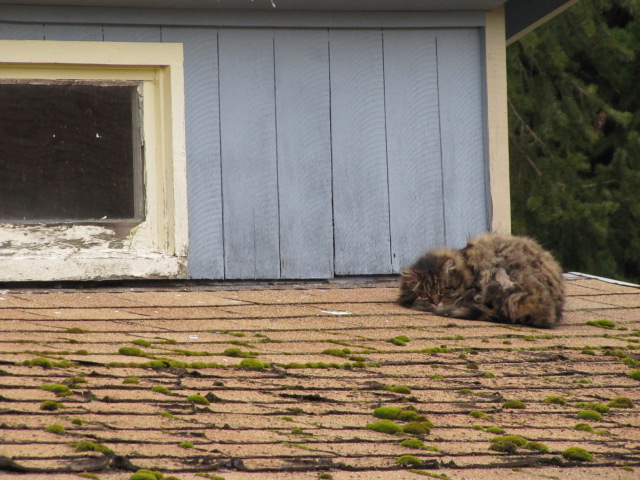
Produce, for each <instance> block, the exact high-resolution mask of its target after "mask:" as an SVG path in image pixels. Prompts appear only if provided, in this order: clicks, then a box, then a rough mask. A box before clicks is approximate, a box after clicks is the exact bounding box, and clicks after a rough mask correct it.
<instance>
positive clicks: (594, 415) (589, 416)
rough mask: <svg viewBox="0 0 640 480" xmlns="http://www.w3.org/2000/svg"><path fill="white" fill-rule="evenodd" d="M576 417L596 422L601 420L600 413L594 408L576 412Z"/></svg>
mask: <svg viewBox="0 0 640 480" xmlns="http://www.w3.org/2000/svg"><path fill="white" fill-rule="evenodd" d="M578 418H581V419H583V420H594V421H596V422H600V421H602V415H600V414H599V413H598V412H596V411H595V410H582V411H581V412H578Z"/></svg>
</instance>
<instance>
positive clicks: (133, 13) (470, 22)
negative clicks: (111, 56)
mask: <svg viewBox="0 0 640 480" xmlns="http://www.w3.org/2000/svg"><path fill="white" fill-rule="evenodd" d="M422 3H424V2H422ZM0 14H1V16H2V18H3V20H5V21H7V22H8V21H12V22H23V23H24V22H27V23H29V22H34V23H35V22H38V23H47V22H58V23H65V24H91V23H92V24H96V23H100V24H104V25H107V24H116V25H173V26H182V27H203V26H204V27H274V28H380V27H385V28H446V27H482V26H484V22H485V19H484V11H483V10H479V11H477V12H470V11H465V12H450V11H449V12H415V11H413V12H335V11H332V12H320V11H313V12H294V11H283V10H277V11H273V10H269V11H266V12H265V11H238V10H236V11H225V12H220V11H215V10H197V9H193V10H192V9H186V8H185V9H172V8H101V7H52V6H45V5H37V6H33V5H1V6H0Z"/></svg>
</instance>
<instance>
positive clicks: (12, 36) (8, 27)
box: [0, 23, 44, 40]
mask: <svg viewBox="0 0 640 480" xmlns="http://www.w3.org/2000/svg"><path fill="white" fill-rule="evenodd" d="M0 39H2V40H44V26H43V25H42V23H0Z"/></svg>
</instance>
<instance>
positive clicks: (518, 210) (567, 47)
mask: <svg viewBox="0 0 640 480" xmlns="http://www.w3.org/2000/svg"><path fill="white" fill-rule="evenodd" d="M507 62H508V85H509V144H510V145H509V146H510V155H511V191H512V193H511V195H512V219H513V232H514V233H515V234H527V235H530V236H532V237H534V238H537V239H538V240H539V241H540V242H541V243H542V244H544V245H545V246H546V247H547V248H549V249H551V250H552V251H553V252H554V254H555V255H556V257H557V258H558V260H559V261H560V262H561V263H562V265H563V267H564V269H565V271H581V272H586V273H592V274H596V275H602V276H608V277H613V278H620V279H627V280H631V281H636V282H637V281H638V280H640V88H639V86H640V0H582V1H580V2H578V4H576V5H574V6H573V7H571V8H570V9H569V10H567V11H566V12H564V13H563V14H561V15H559V16H558V17H556V18H555V19H553V20H551V21H550V22H548V23H547V24H545V25H543V26H541V27H540V28H538V29H537V30H535V31H533V32H531V33H529V34H528V35H526V36H525V37H523V39H522V40H521V41H518V42H516V43H514V44H512V45H510V46H509V47H508V49H507Z"/></svg>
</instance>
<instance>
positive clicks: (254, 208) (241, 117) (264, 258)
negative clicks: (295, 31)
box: [218, 29, 280, 278]
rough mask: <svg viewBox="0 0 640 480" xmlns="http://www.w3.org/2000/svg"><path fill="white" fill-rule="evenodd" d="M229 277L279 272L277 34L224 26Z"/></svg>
mask: <svg viewBox="0 0 640 480" xmlns="http://www.w3.org/2000/svg"><path fill="white" fill-rule="evenodd" d="M218 41H219V56H220V132H221V151H222V173H223V177H222V191H223V222H224V245H225V272H226V277H227V278H278V277H279V276H280V255H279V232H278V230H279V225H278V222H279V221H278V198H277V192H278V186H277V183H278V179H277V163H276V130H275V97H274V95H275V92H274V64H273V33H272V32H271V31H270V30H226V29H225V30H220V32H219V39H218Z"/></svg>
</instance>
